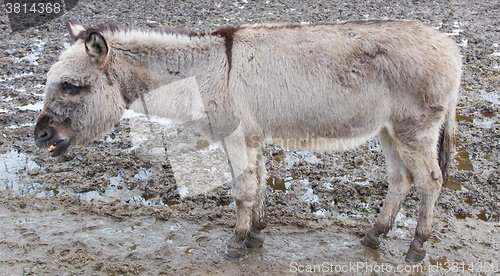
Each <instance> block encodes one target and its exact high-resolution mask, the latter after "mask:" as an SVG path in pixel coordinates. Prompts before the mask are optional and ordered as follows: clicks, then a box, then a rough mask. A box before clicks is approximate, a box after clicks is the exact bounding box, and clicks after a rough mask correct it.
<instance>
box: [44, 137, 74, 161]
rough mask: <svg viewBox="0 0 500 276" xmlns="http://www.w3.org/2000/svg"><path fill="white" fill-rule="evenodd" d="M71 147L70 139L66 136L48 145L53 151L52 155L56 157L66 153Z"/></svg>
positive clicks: (48, 149)
mask: <svg viewBox="0 0 500 276" xmlns="http://www.w3.org/2000/svg"><path fill="white" fill-rule="evenodd" d="M68 147H69V139H68V138H65V139H62V140H59V141H57V142H55V143H54V144H52V145H50V146H48V147H47V151H49V152H50V153H51V156H52V157H56V156H59V155H61V154H62V153H64V152H65V151H66V150H67V149H68Z"/></svg>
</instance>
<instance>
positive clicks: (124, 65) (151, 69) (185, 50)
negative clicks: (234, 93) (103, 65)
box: [110, 31, 227, 105]
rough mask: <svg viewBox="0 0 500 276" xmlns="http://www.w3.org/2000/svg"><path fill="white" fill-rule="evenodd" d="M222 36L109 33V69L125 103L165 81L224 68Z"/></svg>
mask: <svg viewBox="0 0 500 276" xmlns="http://www.w3.org/2000/svg"><path fill="white" fill-rule="evenodd" d="M224 43H225V40H224V38H222V37H220V36H213V35H195V36H192V35H188V34H175V33H174V34H168V33H160V32H141V31H122V32H118V33H115V34H113V37H112V38H111V39H110V47H111V51H112V53H113V55H112V57H111V58H112V66H111V68H110V69H111V70H112V71H114V72H113V75H114V76H116V77H117V80H118V83H119V86H120V90H121V93H122V94H123V96H124V98H125V100H126V102H127V105H129V104H131V103H132V102H133V101H135V100H136V99H138V98H139V97H140V96H141V95H143V94H145V93H148V92H150V91H152V90H154V89H157V88H159V87H162V86H164V85H167V84H169V83H172V82H175V81H178V80H181V79H185V78H190V77H195V78H199V79H206V76H207V74H210V75H211V76H212V77H213V75H214V74H216V73H221V78H224V75H223V74H222V72H224V71H226V70H227V69H225V67H227V62H226V55H225V44H224Z"/></svg>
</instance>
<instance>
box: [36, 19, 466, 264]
mask: <svg viewBox="0 0 500 276" xmlns="http://www.w3.org/2000/svg"><path fill="white" fill-rule="evenodd" d="M68 26H69V29H70V33H71V37H72V39H73V40H74V41H75V43H74V45H73V46H72V47H71V48H70V49H68V50H67V51H65V52H64V53H63V54H62V56H61V57H60V59H59V61H58V62H57V63H56V64H55V65H54V66H53V67H52V68H51V69H50V71H49V74H48V79H47V90H46V100H45V107H44V109H43V111H42V114H41V115H40V119H39V122H38V124H37V127H36V130H35V138H36V142H37V145H39V146H41V147H48V146H50V145H51V144H54V143H55V142H58V141H64V143H66V144H67V146H69V145H73V144H83V143H87V142H89V141H91V140H92V139H94V138H96V137H98V136H99V135H100V134H102V133H104V132H106V131H109V129H110V128H111V127H112V126H113V124H115V123H116V122H118V121H119V120H120V117H121V115H122V114H123V111H124V109H125V108H126V107H127V106H128V107H130V108H133V109H135V110H138V111H141V110H142V108H143V105H142V104H140V103H138V102H135V103H134V101H136V100H137V99H139V98H140V97H144V99H145V103H146V106H147V107H148V112H149V113H150V114H157V115H160V116H168V117H173V119H179V120H181V121H189V120H193V119H198V118H200V116H199V114H205V115H206V117H207V118H208V121H206V125H208V128H207V129H208V130H209V131H207V132H208V134H209V135H210V133H213V132H214V129H215V130H216V132H217V133H218V134H217V135H218V138H217V139H218V140H222V143H223V145H224V148H225V150H226V153H227V155H228V158H229V163H230V166H231V169H232V172H233V177H234V184H233V187H232V193H233V196H234V198H235V201H236V212H237V222H236V229H235V235H234V236H233V238H232V239H231V240H230V242H229V243H228V246H227V255H228V256H229V257H238V256H240V255H241V254H243V253H244V251H245V248H246V247H247V246H250V247H251V246H259V244H261V242H262V238H261V237H260V234H259V232H260V230H261V229H263V228H264V227H265V225H266V223H265V218H264V217H265V189H266V170H265V166H264V161H263V157H262V145H263V143H264V142H266V141H273V142H275V143H279V144H282V145H284V146H288V147H293V148H301V149H310V150H342V149H346V148H352V147H356V146H357V145H359V144H361V143H363V142H364V141H366V140H367V139H369V138H371V137H372V136H375V135H378V136H379V139H380V141H381V146H382V149H383V152H384V154H385V157H386V162H387V165H388V170H387V171H388V175H389V191H388V196H387V198H386V201H385V203H384V207H383V209H382V212H381V214H380V216H379V218H378V220H377V222H376V223H375V226H374V227H373V228H372V229H371V230H370V231H368V233H367V236H366V237H365V239H364V240H363V243H364V244H365V245H367V246H370V247H377V246H378V244H379V243H380V238H379V236H380V235H381V234H384V233H386V232H388V231H389V230H390V229H391V227H392V225H393V223H394V218H395V216H396V214H397V212H398V210H399V209H400V207H401V204H402V201H403V200H404V198H405V196H406V195H407V193H408V191H409V189H410V186H411V184H412V183H415V185H416V187H417V190H418V193H419V197H420V207H419V217H418V225H417V229H416V233H415V239H414V241H413V242H412V244H411V245H410V250H409V253H408V255H407V259H408V260H409V261H420V260H421V259H423V256H425V250H423V248H422V245H423V242H425V240H427V239H428V238H429V236H430V234H431V231H432V216H433V209H434V204H435V202H436V200H437V197H438V195H439V191H440V189H441V186H442V183H443V176H442V174H444V173H445V172H446V169H447V168H446V167H447V166H448V165H447V163H449V162H448V160H449V158H450V151H451V148H450V147H451V146H450V145H452V143H453V142H452V140H453V133H454V124H455V108H456V103H457V100H458V89H459V82H460V75H461V57H460V53H459V50H458V47H457V45H456V44H455V43H454V42H453V41H452V40H451V39H449V38H447V37H446V36H445V35H443V34H441V33H439V32H438V31H436V30H434V29H433V28H430V27H427V26H425V25H423V24H421V23H419V22H414V21H395V20H376V21H357V22H344V23H337V24H317V25H297V24H295V25H287V24H258V25H241V26H238V27H231V28H225V29H221V30H219V31H216V32H214V33H212V34H208V35H204V34H199V35H195V34H193V33H189V34H187V33H182V32H180V33H175V32H164V33H160V32H149V33H148V32H143V31H138V30H119V29H108V30H101V31H99V30H96V29H85V28H83V27H81V26H75V25H72V24H69V25H68ZM84 30H86V33H83V32H84ZM186 78H194V79H195V83H196V84H197V89H195V90H196V93H191V92H184V91H185V90H182V88H181V86H180V84H181V83H182V80H183V79H186ZM64 82H69V83H71V84H72V85H76V86H80V87H83V88H82V90H81V91H80V92H79V93H78V94H77V95H67V94H68V93H67V92H68V91H72V90H68V89H66V90H65V87H66V86H62V85H61V84H62V83H64ZM169 84H170V85H169ZM65 91H66V93H65ZM151 91H154V92H151ZM186 91H187V90H186ZM150 92H151V93H150ZM190 93H191V94H190ZM158 94H159V95H162V96H161V97H157V96H152V95H158ZM195 94H198V95H195ZM196 97H197V98H196ZM195 98H196V101H199V102H200V104H193V102H192V101H191V100H186V99H195ZM195 109H196V110H195ZM142 111H144V110H142ZM193 114H198V115H193ZM193 116H194V117H193ZM221 118H228V119H227V121H228V122H230V123H227V124H225V123H224V122H223V121H224V120H222V122H221ZM234 118H236V119H234ZM235 122H236V125H235ZM225 125H231V127H227V129H230V130H228V131H227V132H226V133H224V130H225V129H226V128H225ZM220 133H223V135H221V134H220ZM440 135H442V136H441V137H442V138H441V139H440ZM47 137H49V138H47ZM438 142H439V144H441V146H442V147H441V149H442V150H441V151H438V146H439V145H438ZM64 143H62V142H61V144H64ZM67 146H66V148H67ZM66 148H64V147H62V146H61V149H56V151H55V152H54V153H53V155H58V154H60V153H62V152H63V151H64V150H65V149H66ZM438 154H439V155H440V156H439V157H440V160H443V161H442V166H443V164H444V166H445V168H440V164H439V163H438ZM441 169H442V172H443V173H441Z"/></svg>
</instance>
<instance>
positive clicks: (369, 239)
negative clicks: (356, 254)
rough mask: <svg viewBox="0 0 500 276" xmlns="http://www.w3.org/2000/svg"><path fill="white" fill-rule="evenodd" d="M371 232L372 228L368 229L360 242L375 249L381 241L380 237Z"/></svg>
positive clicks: (373, 230)
mask: <svg viewBox="0 0 500 276" xmlns="http://www.w3.org/2000/svg"><path fill="white" fill-rule="evenodd" d="M373 232H375V229H374V228H372V229H370V230H368V232H366V235H365V237H364V238H363V239H362V240H361V244H362V245H364V246H366V247H368V248H371V249H377V248H378V247H379V245H380V243H381V239H380V237H377V236H375V235H374V234H373Z"/></svg>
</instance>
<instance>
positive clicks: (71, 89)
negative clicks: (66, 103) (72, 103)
mask: <svg viewBox="0 0 500 276" xmlns="http://www.w3.org/2000/svg"><path fill="white" fill-rule="evenodd" d="M82 88H83V87H82V86H76V85H73V84H71V83H69V82H64V83H63V84H62V85H61V89H62V90H63V91H64V93H65V94H68V95H77V94H78V93H79V92H80V90H82Z"/></svg>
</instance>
